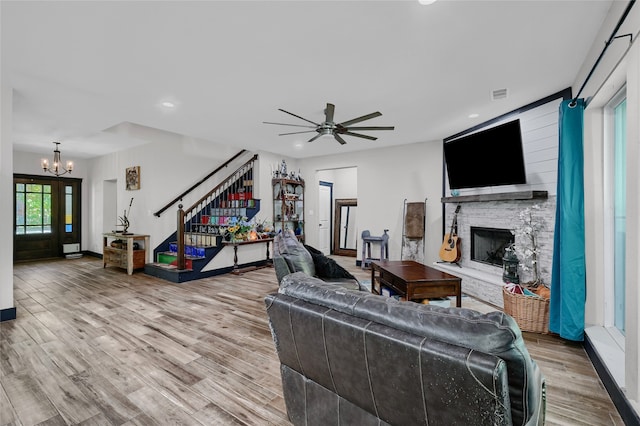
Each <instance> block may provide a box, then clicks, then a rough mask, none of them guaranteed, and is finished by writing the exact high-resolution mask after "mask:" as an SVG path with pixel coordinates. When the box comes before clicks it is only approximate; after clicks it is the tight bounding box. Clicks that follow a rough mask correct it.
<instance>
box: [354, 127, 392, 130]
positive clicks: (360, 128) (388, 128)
mask: <svg viewBox="0 0 640 426" xmlns="http://www.w3.org/2000/svg"><path fill="white" fill-rule="evenodd" d="M393 129H395V127H394V126H372V127H366V126H355V127H347V128H346V129H345V130H393Z"/></svg>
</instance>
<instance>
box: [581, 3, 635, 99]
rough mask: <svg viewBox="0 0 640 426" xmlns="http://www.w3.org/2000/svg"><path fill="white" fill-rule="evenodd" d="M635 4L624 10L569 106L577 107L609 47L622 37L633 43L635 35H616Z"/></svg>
mask: <svg viewBox="0 0 640 426" xmlns="http://www.w3.org/2000/svg"><path fill="white" fill-rule="evenodd" d="M635 2H636V0H630V1H629V4H628V5H627V8H626V9H625V10H624V13H623V14H622V16H621V17H620V19H619V20H618V24H617V25H616V27H615V28H614V30H613V32H612V33H611V37H609V40H607V41H606V42H605V44H604V49H602V52H600V56H598V59H596V63H595V64H593V67H592V68H591V71H589V74H587V78H585V80H584V83H582V87H580V90H578V94H577V95H576V96H575V98H573V100H572V101H571V103H570V104H569V105H570V106H575V104H576V101H577V100H578V98H579V97H580V94H581V93H582V90H583V89H584V87H585V86H586V85H587V82H588V81H589V79H590V78H591V76H592V75H593V72H594V71H595V70H596V68H597V67H598V64H599V63H600V60H601V59H602V57H603V56H604V52H606V51H607V49H608V48H609V45H610V44H611V43H613V41H614V40H616V39H618V38H621V37H629V38H631V40H630V42H631V41H633V35H632V34H624V35H621V36H616V33H617V32H618V30H619V29H620V27H621V26H622V23H623V22H624V20H625V19H627V15H628V14H629V12H630V11H631V8H632V7H633V5H634V4H635Z"/></svg>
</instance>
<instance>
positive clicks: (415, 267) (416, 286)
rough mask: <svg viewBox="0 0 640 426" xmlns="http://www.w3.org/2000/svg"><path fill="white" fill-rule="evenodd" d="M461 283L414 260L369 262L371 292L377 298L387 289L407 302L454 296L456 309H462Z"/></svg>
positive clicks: (456, 278)
mask: <svg viewBox="0 0 640 426" xmlns="http://www.w3.org/2000/svg"><path fill="white" fill-rule="evenodd" d="M376 274H377V275H376ZM461 283H462V280H461V279H460V278H458V277H456V276H454V275H451V274H447V273H446V272H442V271H438V270H437V269H434V268H430V267H429V266H426V265H423V264H422V263H418V262H415V261H413V260H383V261H373V262H371V291H372V292H373V293H376V294H382V287H387V288H389V289H391V290H393V291H395V292H396V293H398V294H399V295H400V296H401V297H403V298H404V299H406V300H421V299H428V298H434V297H446V296H456V306H457V307H458V308H459V307H461V306H462V285H461Z"/></svg>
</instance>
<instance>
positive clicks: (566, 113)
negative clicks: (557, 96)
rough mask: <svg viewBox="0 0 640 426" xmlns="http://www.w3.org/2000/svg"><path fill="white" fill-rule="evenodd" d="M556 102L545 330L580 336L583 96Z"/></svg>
mask: <svg viewBox="0 0 640 426" xmlns="http://www.w3.org/2000/svg"><path fill="white" fill-rule="evenodd" d="M571 102H572V101H571V100H565V101H563V102H562V103H561V104H560V120H559V123H560V124H559V127H560V128H559V131H560V143H559V150H558V190H557V194H556V223H555V233H554V241H553V269H552V272H551V301H550V304H549V330H550V331H552V332H554V333H558V334H559V335H560V336H561V337H563V338H565V339H568V340H575V341H582V340H583V339H584V305H585V299H586V270H585V248H584V179H583V178H584V158H583V128H584V125H583V122H584V108H585V103H584V100H583V99H578V100H576V101H575V105H573V106H572V105H571Z"/></svg>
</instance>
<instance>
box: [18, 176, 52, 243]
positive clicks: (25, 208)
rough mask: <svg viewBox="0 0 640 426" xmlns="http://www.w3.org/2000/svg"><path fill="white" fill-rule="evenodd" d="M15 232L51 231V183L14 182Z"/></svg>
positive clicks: (39, 232) (34, 232)
mask: <svg viewBox="0 0 640 426" xmlns="http://www.w3.org/2000/svg"><path fill="white" fill-rule="evenodd" d="M15 197H16V234H41V233H49V232H51V185H40V184H26V185H25V184H22V183H18V184H16V191H15Z"/></svg>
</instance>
